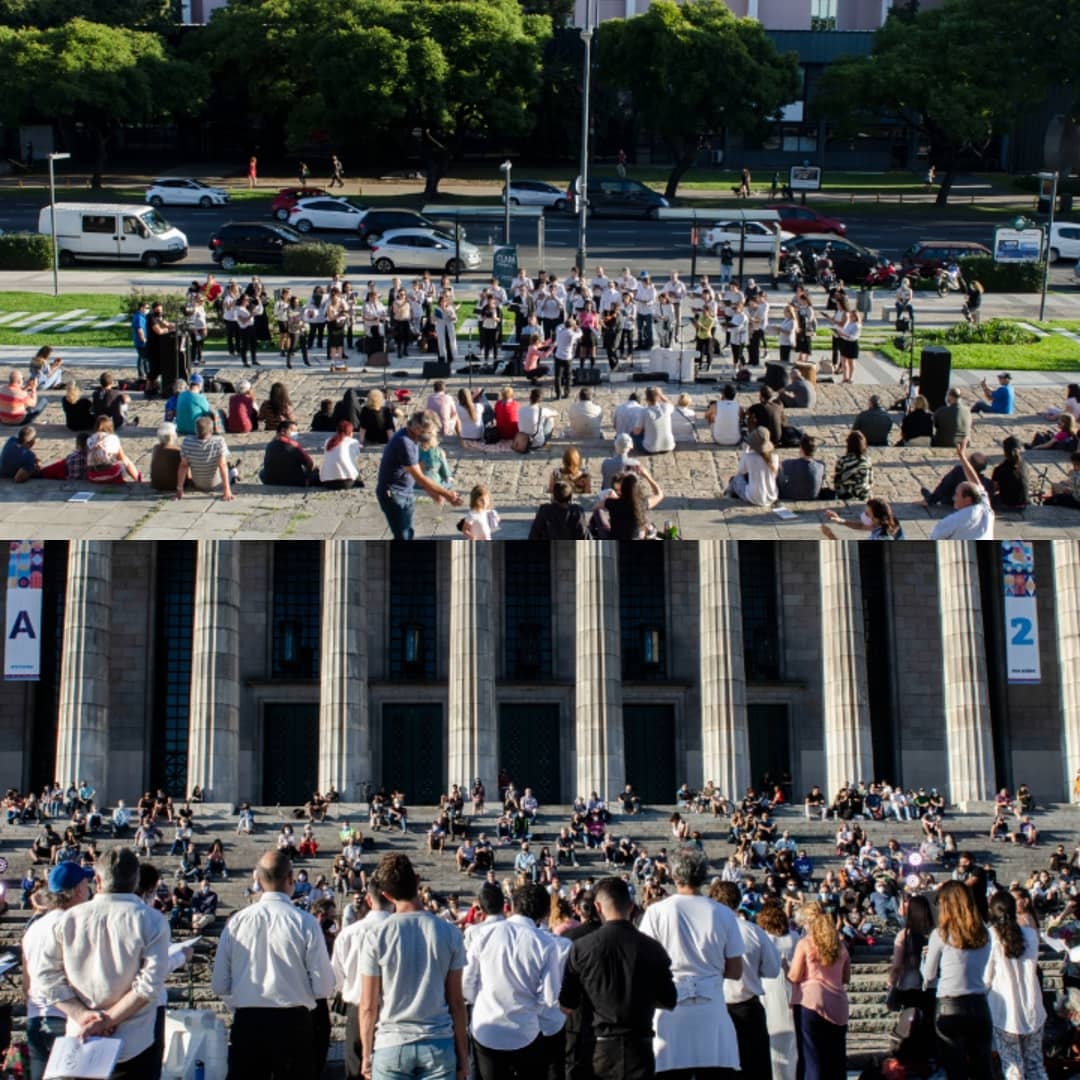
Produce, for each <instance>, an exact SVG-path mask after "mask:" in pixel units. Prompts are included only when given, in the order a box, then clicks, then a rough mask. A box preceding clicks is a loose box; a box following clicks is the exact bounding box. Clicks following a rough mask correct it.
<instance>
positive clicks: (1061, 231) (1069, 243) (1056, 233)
mask: <svg viewBox="0 0 1080 1080" xmlns="http://www.w3.org/2000/svg"><path fill="white" fill-rule="evenodd" d="M1058 259H1080V222H1075V221H1055V222H1054V227H1053V228H1052V229H1051V230H1050V261H1051V262H1052V263H1055V262H1057V261H1058Z"/></svg>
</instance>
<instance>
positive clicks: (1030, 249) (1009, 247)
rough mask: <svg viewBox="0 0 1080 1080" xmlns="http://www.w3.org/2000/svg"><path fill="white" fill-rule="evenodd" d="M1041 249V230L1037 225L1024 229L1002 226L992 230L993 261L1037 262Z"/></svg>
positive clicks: (1040, 255)
mask: <svg viewBox="0 0 1080 1080" xmlns="http://www.w3.org/2000/svg"><path fill="white" fill-rule="evenodd" d="M1042 250H1043V231H1042V228H1041V227H1040V226H1038V225H1034V226H1031V227H1029V228H1025V229H1015V228H1007V227H1005V226H1002V227H1000V228H997V229H995V230H994V262H999V263H1024V262H1038V261H1039V260H1040V259H1041V258H1042Z"/></svg>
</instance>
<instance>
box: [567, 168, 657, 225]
mask: <svg viewBox="0 0 1080 1080" xmlns="http://www.w3.org/2000/svg"><path fill="white" fill-rule="evenodd" d="M580 188H581V177H580V176H579V177H578V178H577V179H576V180H572V181H571V182H570V186H569V187H568V188H567V189H566V200H567V206H569V207H571V208H573V209H574V210H575V213H576V207H577V193H578V191H579V190H580ZM667 205H668V201H667V199H665V198H664V197H663V195H660V194H659V193H658V192H655V191H653V189H652V188H651V187H646V186H645V185H644V184H643V183H641V181H640V180H628V179H627V178H626V177H625V176H594V177H590V178H589V216H590V217H642V218H655V217H656V216H657V211H659V210H660V209H662V208H663V207H666V206H667Z"/></svg>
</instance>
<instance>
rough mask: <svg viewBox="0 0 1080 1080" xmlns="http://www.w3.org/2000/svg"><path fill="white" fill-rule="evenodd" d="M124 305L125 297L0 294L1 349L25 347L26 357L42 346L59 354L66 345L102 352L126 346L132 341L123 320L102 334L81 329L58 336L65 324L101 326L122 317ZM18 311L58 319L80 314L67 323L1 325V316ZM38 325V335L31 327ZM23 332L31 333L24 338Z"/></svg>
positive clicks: (60, 321)
mask: <svg viewBox="0 0 1080 1080" xmlns="http://www.w3.org/2000/svg"><path fill="white" fill-rule="evenodd" d="M123 305H124V297H122V296H119V295H116V294H108V293H106V294H102V293H64V294H63V295H61V296H48V295H45V294H43V293H32V292H0V345H22V346H25V347H26V351H27V354H31V353H34V352H36V351H37V350H38V349H39V348H40V347H41V346H42V345H52V346H53V347H54V348H55V349H56V350H57V351H58V352H60V353H61V354H62V353H63V348H64V346H65V345H94V346H98V347H101V348H105V347H108V346H111V345H127V344H129V343H130V341H131V331H130V329H129V328H128V321H127V319H126V317H125V319H124V321H123V322H121V323H117V324H116V325H114V326H110V327H107V328H106V329H103V330H95V329H90V328H88V327H85V326H83V327H78V328H77V329H74V330H72V331H70V332H68V333H64V334H61V333H57V330H58V328H59V327H60V326H63V325H66V324H68V323H75V322H81V321H82V320H91V319H93V320H94V321H96V322H101V321H103V320H105V319H110V318H114V317H115V316H118V315H120V314H122V313H123V310H124V307H123ZM20 311H21V312H28V313H29V314H31V315H34V314H39V313H44V312H54V313H55V314H56V315H57V316H62V315H65V314H66V313H68V312H79V314H76V315H72V316H71V317H70V318H68V319H59V318H55V319H53V318H49V319H45V318H42V319H38V320H35V321H34V322H31V323H30V324H29V326H25V327H24V326H23V325H22V321H21V320H19V321H18V322H19V325H16V326H13V327H9V326H8V325H7V324H6V323H5V322H3V321H2V320H3V316H5V315H8V314H12V313H14V312H20ZM39 325H40V326H41V327H42V330H41V332H40V333H39V332H36V331H34V327H36V326H39ZM24 329H28V330H31V333H25V334H24V333H23V332H22V331H23V330H24Z"/></svg>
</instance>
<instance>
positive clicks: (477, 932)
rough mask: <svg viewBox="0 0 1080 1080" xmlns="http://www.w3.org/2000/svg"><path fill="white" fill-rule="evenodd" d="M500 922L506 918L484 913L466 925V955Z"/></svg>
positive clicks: (480, 943) (479, 944)
mask: <svg viewBox="0 0 1080 1080" xmlns="http://www.w3.org/2000/svg"><path fill="white" fill-rule="evenodd" d="M501 922H506V918H505V916H503V915H485V916H484V921H483V922H478V923H473V924H472V925H471V926H466V927H465V955H466V956H468V955H469V953H470V952H472V951H473V950H474V949H478V948H479V947H480V946H481V945H482V944H483V943H484V939H485V938H486V937H487V936H488V934H490V933H491V931H492V930H494V929H495V927H496V926H498V924H499V923H501ZM335 948H337V946H335Z"/></svg>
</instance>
